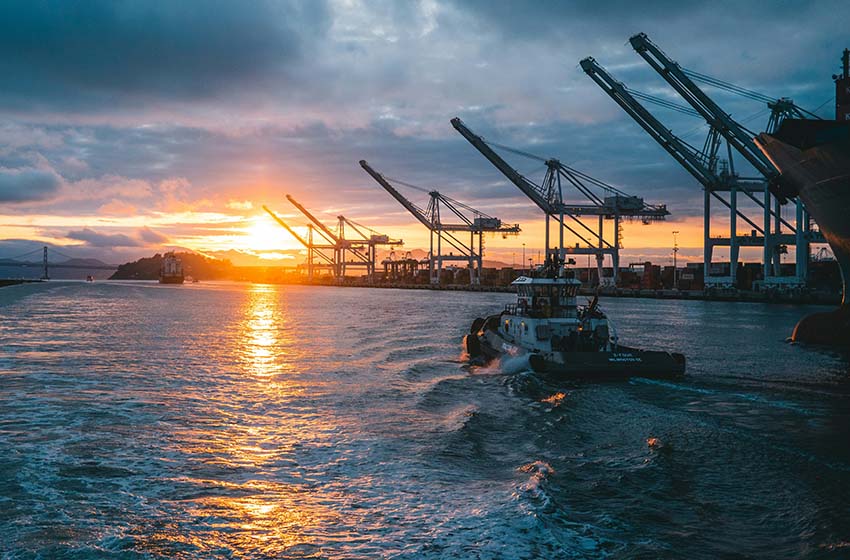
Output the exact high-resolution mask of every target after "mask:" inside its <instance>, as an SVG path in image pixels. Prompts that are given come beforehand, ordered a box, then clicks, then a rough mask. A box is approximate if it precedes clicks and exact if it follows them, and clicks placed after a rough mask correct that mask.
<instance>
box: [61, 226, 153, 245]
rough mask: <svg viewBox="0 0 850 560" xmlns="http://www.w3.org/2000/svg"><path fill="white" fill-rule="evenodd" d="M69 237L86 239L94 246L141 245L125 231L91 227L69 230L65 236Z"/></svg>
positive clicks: (78, 239) (86, 241) (85, 240)
mask: <svg viewBox="0 0 850 560" xmlns="http://www.w3.org/2000/svg"><path fill="white" fill-rule="evenodd" d="M65 237H67V238H68V239H74V240H76V241H84V242H85V243H86V244H88V245H90V246H92V247H107V248H109V247H139V246H140V245H141V243H140V242H139V240H138V239H134V238H132V237H130V236H129V235H125V234H123V233H100V232H97V231H95V230H93V229H91V228H83V229H81V230H75V231H69V232H68V234H67V235H66V236H65Z"/></svg>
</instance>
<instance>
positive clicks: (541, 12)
mask: <svg viewBox="0 0 850 560" xmlns="http://www.w3.org/2000/svg"><path fill="white" fill-rule="evenodd" d="M845 12H846V7H845V6H844V4H843V3H840V2H834V1H824V2H817V3H814V2H813V3H808V4H792V3H786V2H774V3H771V4H769V5H766V4H765V3H763V2H734V3H733V2H713V3H697V2H672V1H671V2H647V3H643V4H635V3H633V2H626V1H624V0H618V1H615V2H613V3H612V2H592V1H589V0H581V1H573V2H560V1H559V2H554V1H539V2H519V1H516V2H504V1H497V0H486V1H485V0H464V1H457V2H454V1H452V0H441V1H434V2H432V1H427V2H395V1H386V2H380V1H377V0H375V1H370V2H365V3H362V4H361V3H358V2H343V1H340V2H335V3H334V2H331V3H330V4H329V6H327V7H326V6H325V5H324V3H320V2H309V1H306V0H305V1H304V2H269V3H266V2H247V3H243V2H235V1H234V2H223V1H222V2H212V3H211V2H165V1H155V2H137V3H131V2H124V1H119V2H97V1H96V2H87V3H70V2H69V3H52V2H7V3H3V4H2V5H0V18H2V19H0V31H2V33H0V71H2V72H3V75H4V87H3V89H0V110H2V111H3V112H5V113H6V114H7V115H10V119H9V120H10V121H12V122H13V123H14V124H13V125H10V126H11V128H8V126H6V127H0V167H6V168H30V167H32V168H37V167H38V164H37V163H35V162H37V161H40V160H39V158H40V157H42V156H43V157H44V158H46V159H47V161H48V163H49V165H50V167H51V168H52V169H55V170H56V171H57V172H58V173H59V174H61V175H62V176H63V177H65V179H66V181H65V183H66V184H67V185H79V186H80V187H83V186H86V185H87V187H86V192H85V193H83V194H85V196H83V195H82V194H80V193H79V188H74V189H62V190H63V192H64V191H66V190H69V191H70V192H72V193H74V194H76V196H75V198H73V199H72V200H63V201H62V202H61V203H55V202H51V203H50V205H48V204H45V203H40V206H39V207H38V210H39V211H46V212H51V211H52V212H53V213H57V214H63V215H66V216H68V215H74V213H76V214H77V215H85V216H91V215H92V214H93V213H97V212H100V211H101V208H104V209H105V210H103V211H104V212H106V211H108V209H110V208H111V209H112V211H117V210H116V209H120V208H121V207H122V204H123V208H124V209H123V210H122V211H123V212H125V213H126V214H124V215H132V214H134V213H136V212H138V213H139V214H144V213H146V212H151V211H163V208H165V206H168V205H166V204H165V202H166V201H167V198H168V196H169V193H170V195H171V196H172V197H173V198H175V200H176V201H177V202H185V203H186V206H187V207H195V208H201V209H205V210H207V209H208V210H211V211H214V210H216V209H219V210H220V209H222V208H225V207H226V204H227V203H228V202H229V201H230V200H237V201H242V200H248V199H250V200H251V201H252V202H254V204H255V207H254V208H255V209H256V208H257V207H258V205H259V204H260V203H267V204H269V205H270V206H273V207H275V208H276V209H277V208H279V209H281V210H284V211H286V210H289V209H291V208H290V206H289V205H288V203H287V202H286V200H285V199H284V198H283V195H284V193H286V192H287V191H289V192H292V193H293V194H295V195H296V197H297V198H298V199H299V200H300V201H301V202H303V203H305V204H306V205H307V206H310V207H311V208H317V211H324V210H325V209H327V210H329V211H333V212H343V213H345V214H346V215H349V216H350V217H352V218H354V219H357V218H361V217H362V218H374V220H375V224H374V225H380V224H382V223H400V222H402V223H406V222H404V221H405V220H412V217H410V216H406V215H405V212H404V210H403V209H402V208H401V206H399V205H398V204H397V203H396V202H395V201H394V200H392V199H391V198H390V197H389V195H387V194H386V193H385V192H383V191H382V189H381V188H380V187H379V186H378V185H377V184H376V183H375V182H374V181H373V180H372V179H371V178H370V177H368V176H367V175H366V174H365V173H364V172H363V171H362V170H361V169H360V168H359V166H358V165H357V161H358V160H360V159H367V160H368V161H369V162H370V163H371V164H372V165H373V166H375V167H376V168H377V169H379V170H380V171H382V172H384V173H386V174H387V175H389V176H392V177H396V178H399V179H403V180H405V181H408V182H410V183H413V184H417V185H421V186H423V187H426V188H437V189H438V190H440V191H441V192H444V193H445V194H447V195H449V196H451V197H454V198H457V199H459V200H462V201H464V202H468V203H470V204H472V205H473V206H475V207H477V208H480V209H481V210H483V211H485V212H488V213H490V214H493V215H497V216H499V217H501V218H503V219H504V220H507V221H525V220H529V219H537V218H539V216H540V214H539V212H538V211H537V210H536V208H534V207H533V206H532V205H531V204H530V203H528V201H527V199H525V197H523V196H522V195H521V194H520V193H519V191H518V189H517V188H516V187H515V186H513V185H511V184H510V183H509V182H508V181H507V180H506V179H505V177H504V176H502V175H501V173H499V172H498V170H496V169H495V168H494V167H493V166H492V165H491V164H490V163H489V162H487V161H486V160H485V159H484V158H483V157H482V156H481V155H480V154H479V153H478V152H477V151H475V150H474V149H473V148H472V147H471V146H470V145H469V144H468V143H467V142H466V141H464V140H463V139H462V138H461V137H460V136H459V135H458V134H457V133H456V132H455V131H454V130H453V129H452V128H451V125H450V124H449V119H451V118H452V117H454V116H460V117H461V118H463V119H464V121H465V122H466V123H467V125H469V126H470V128H472V129H473V130H474V131H476V132H478V133H480V134H482V135H483V136H485V137H486V138H488V139H489V140H492V141H495V142H498V143H500V144H505V145H509V146H512V147H515V148H519V149H522V150H525V151H528V152H532V153H535V154H538V155H541V156H544V157H557V158H559V159H561V160H562V161H564V162H565V163H568V164H569V165H572V166H574V167H576V168H577V169H580V170H581V171H584V172H586V173H588V174H590V175H592V176H594V177H597V178H598V179H601V180H603V181H605V182H608V183H611V184H613V185H615V186H617V187H618V188H621V189H623V190H625V191H627V192H630V193H633V194H637V195H640V196H643V197H644V198H645V199H646V200H647V201H648V202H652V203H667V204H668V205H669V207H670V210H671V212H672V213H673V216H674V217H675V218H680V217H683V216H695V215H698V214H699V213H700V211H701V210H700V208H701V204H702V203H701V198H702V195H701V191H700V188H699V185H698V184H697V182H696V181H695V180H694V179H693V178H692V177H690V176H689V175H687V173H686V172H685V171H684V170H683V169H682V168H681V167H680V166H678V165H677V164H676V163H675V162H674V161H673V159H672V158H671V157H670V156H669V155H668V154H667V153H666V152H665V151H664V150H663V149H662V148H660V147H659V146H658V145H657V144H656V143H655V142H654V141H653V140H652V139H651V138H649V137H648V136H647V135H646V134H645V133H644V132H643V131H642V130H641V129H640V127H639V126H637V125H636V124H635V123H634V122H632V121H631V120H630V119H629V118H628V116H626V115H625V114H624V113H623V112H622V111H621V110H620V108H619V107H617V105H616V104H615V103H614V102H613V101H612V100H610V99H609V98H608V97H607V96H606V95H605V94H604V93H603V92H602V91H601V90H600V89H599V88H597V87H596V86H595V85H594V84H593V82H592V81H591V80H590V79H589V78H588V77H587V76H585V75H584V73H583V72H582V71H581V70H580V68H579V67H578V61H579V60H580V59H581V58H583V57H584V56H587V55H593V56H594V57H595V58H596V59H597V60H598V61H599V62H600V63H601V64H602V65H603V66H606V67H607V68H609V69H610V70H611V71H612V73H613V74H614V75H615V76H616V77H618V78H620V79H622V80H624V81H625V82H626V83H627V84H628V85H629V86H631V87H633V88H635V89H639V90H643V91H648V92H652V93H655V94H656V95H661V96H668V97H669V98H670V99H672V100H674V101H676V102H678V103H682V101H681V100H680V99H678V98H677V97H676V96H675V93H674V92H672V91H671V90H670V89H669V88H668V87H667V86H666V84H665V82H664V81H663V80H662V79H661V78H660V77H659V76H658V75H657V74H655V73H654V72H653V71H652V70H651V68H649V66H648V65H646V64H645V63H644V61H643V60H642V59H641V58H640V57H639V56H638V55H637V54H636V53H634V52H633V50H632V48H631V47H630V45H629V44H628V38H629V37H630V36H631V35H632V34H634V33H637V32H640V31H645V32H647V33H648V34H649V35H650V37H651V38H652V39H653V40H654V41H655V42H656V43H657V44H658V45H659V46H660V47H661V48H662V49H663V50H664V51H666V52H667V53H668V54H669V55H670V56H671V57H672V58H674V59H676V60H678V61H679V62H680V63H682V65H683V66H685V67H688V68H693V69H695V70H699V71H701V72H704V73H707V74H710V75H713V76H716V77H718V78H721V79H724V80H727V81H730V82H734V83H737V84H740V85H743V86H746V87H750V88H753V89H757V90H760V91H763V92H765V93H768V94H770V95H774V96H781V95H790V96H792V97H794V98H795V100H797V101H798V102H799V103H800V104H801V105H802V106H804V107H807V108H809V109H813V108H815V107H817V106H818V105H821V104H822V103H823V102H824V101H825V100H826V101H827V103H826V104H825V105H823V107H824V109H822V111H821V114H822V115H827V114H828V112H829V110H830V104H829V103H828V101H829V97H830V96H831V95H832V93H833V92H832V84H831V82H830V80H829V75H830V74H831V73H832V72H834V70H835V68H834V66H835V63H836V62H837V57H838V55H839V54H840V50H841V48H843V47H845V46H847V45H845V44H844V43H845V41H846V38H847V33H846V24H845V22H844V20H845V19H846V18H842V17H838V16H839V15H841V14H843V13H845ZM710 95H712V96H714V97H715V98H716V100H717V101H718V102H719V103H720V104H721V106H722V107H723V108H724V109H725V110H727V111H728V112H730V113H732V114H733V116H734V117H736V118H738V119H741V120H746V124H747V125H748V126H750V127H751V128H753V129H760V128H761V127H763V126H764V123H765V122H766V120H767V117H766V115H762V116H760V117H758V118H755V119H753V120H747V119H750V118H751V117H752V116H753V115H758V113H759V112H762V111H764V107H763V106H762V104H758V103H753V102H752V101H749V100H745V99H740V98H737V97H733V96H731V95H728V94H726V93H723V92H719V91H715V90H711V91H710ZM255 101H256V103H255ZM648 108H649V109H650V110H651V111H652V112H654V113H656V114H657V115H658V116H659V118H660V119H661V120H662V122H663V123H664V124H665V126H667V127H669V128H671V129H672V130H673V131H674V132H675V133H677V134H679V135H681V136H684V137H685V139H686V140H687V141H689V142H691V143H692V144H693V145H695V146H699V147H701V146H702V142H703V139H704V137H705V132H706V129H705V126H704V123H702V121H700V120H699V119H692V118H690V117H686V116H683V115H679V114H676V113H669V112H664V110H661V109H656V108H655V107H652V106H648ZM40 109H44V110H43V111H42V110H40ZM54 117H55V118H54ZM57 121H58V122H61V125H59V124H56V122H57ZM508 159H509V161H510V162H511V163H513V164H515V165H516V166H517V167H518V168H519V170H520V171H522V172H524V173H528V174H529V175H531V176H533V177H532V178H539V176H540V173H541V172H542V169H540V166H539V164H538V163H537V162H533V161H531V162H529V161H524V160H522V159H521V158H520V159H517V158H514V157H513V156H511V157H508ZM739 171H742V173H744V174H746V169H745V168H739ZM535 173H537V175H535ZM175 178H177V179H178V182H177V183H174V182H173V179H175ZM180 178H185V182H181V181H180V180H179V179H180ZM163 183H167V184H169V185H170V184H177V185H183V187H181V189H179V192H178V193H177V194H178V195H180V196H179V197H178V196H176V195H174V193H172V191H168V192H165V191H164V190H163V189H162V188H160V185H161V184H163ZM116 185H124V186H122V187H121V188H118V186H116ZM143 194H144V195H145V196H142V195H143ZM407 194H409V195H410V197H411V198H412V199H414V200H415V201H416V202H417V203H420V204H423V205H424V203H425V202H427V195H425V194H424V193H418V192H416V191H411V192H408V193H407ZM131 195H132V196H131ZM24 206H25V205H22V204H16V205H14V208H13V209H10V210H9V212H10V213H21V212H24V211H25V208H24ZM175 207H178V205H177V204H174V205H172V206H170V207H169V208H175ZM10 208H11V207H10ZM116 215H117V214H116ZM335 215H336V214H332V216H335ZM82 223H85V222H82ZM82 223H81V226H82ZM370 223H371V222H370ZM183 225H185V226H186V229H184V230H183V231H184V232H185V231H189V230H192V231H196V232H197V233H198V234H199V235H201V234H203V233H207V232H208V230H210V229H212V228H205V227H204V226H203V225H202V224H189V223H186V224H183ZM81 226H80V227H81ZM228 227H229V226H228ZM66 229H67V226H66ZM76 229H77V230H78V231H84V230H80V229H79V228H76ZM64 231H65V229H63V230H62V233H64ZM127 231H131V234H130V238H131V239H135V240H136V241H139V243H140V244H143V243H142V241H143V238H144V235H142V234H140V233H138V232H137V231H136V229H135V228H131V229H128V230H127ZM167 233H168V234H169V235H171V236H173V238H178V237H179V236H180V234H181V231H180V227H179V226H176V225H175V226H173V229H172V228H171V226H170V227H169V229H168V230H167Z"/></svg>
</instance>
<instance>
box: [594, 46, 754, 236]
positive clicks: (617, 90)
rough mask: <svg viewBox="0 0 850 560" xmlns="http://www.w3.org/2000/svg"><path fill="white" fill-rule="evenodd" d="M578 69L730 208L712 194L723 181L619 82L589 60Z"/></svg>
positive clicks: (694, 151)
mask: <svg viewBox="0 0 850 560" xmlns="http://www.w3.org/2000/svg"><path fill="white" fill-rule="evenodd" d="M580 65H581V68H582V70H584V71H585V73H586V74H587V75H588V76H590V78H591V79H592V80H593V81H594V82H596V84H597V85H598V86H599V87H600V88H602V90H603V91H604V92H605V93H607V94H608V95H609V97H611V99H613V100H614V101H615V102H616V103H617V104H618V105H619V106H620V107H622V109H623V110H624V111H625V112H626V113H627V114H628V115H629V116H630V117H632V119H634V120H635V122H637V123H638V124H639V125H640V126H641V127H642V128H643V129H644V130H645V131H646V132H647V133H648V134H649V135H650V136H651V137H652V138H653V139H654V140H655V141H656V142H658V144H660V145H661V147H662V148H664V149H665V150H666V151H667V153H669V154H670V155H671V156H673V159H675V160H676V161H677V162H679V164H680V165H681V166H682V167H684V168H685V169H686V170H687V171H688V173H690V174H691V175H693V176H694V177H695V178H696V179H697V181H699V182H700V184H702V186H703V188H704V189H706V190H707V191H708V192H709V193H710V194H711V196H712V197H714V198H715V199H716V200H718V201H719V202H720V203H721V204H723V205H724V206H726V207H727V208H731V206H730V204H729V203H728V202H727V201H726V200H725V199H724V198H723V197H721V196H720V195H718V194H717V193H716V192H714V189H716V188H717V187H718V186H721V185H723V182H724V181H723V179H722V178H721V177H719V176H718V175H717V174H716V173H715V172H714V171H713V170H711V169H710V168H709V167H708V166H707V165H706V164H705V161H704V159H703V158H702V157H701V155H700V154H699V153H698V152H697V150H696V149H695V148H694V147H693V146H691V145H690V144H688V143H687V142H685V141H684V140H682V139H680V138H679V137H678V136H676V135H675V134H673V133H672V132H671V131H670V130H669V129H668V128H666V127H665V126H664V125H663V124H661V122H660V121H659V120H658V119H657V118H655V116H654V115H653V114H652V113H650V112H649V111H648V110H647V109H646V108H645V107H644V106H643V105H641V103H640V102H639V101H638V100H637V99H635V98H634V97H633V96H632V95H631V94H630V93H629V91H628V88H626V86H625V85H623V83H622V82H620V81H618V80H617V79H616V78H614V77H613V76H612V75H611V74H609V73H608V71H607V70H605V69H604V68H603V67H602V66H600V65H599V64H598V63H597V62H596V60H594V59H593V58H592V57H587V58H585V59H584V60H582V61H581V62H580ZM735 213H736V214H737V215H738V216H739V217H740V218H742V219H743V220H745V221H746V222H747V223H748V224H750V226H752V227H753V228H754V229H756V230H757V231H758V232H759V233H764V230H763V229H762V228H761V227H759V226H758V225H756V224H755V223H754V222H753V221H752V220H750V219H749V218H748V217H747V216H746V215H745V214H744V213H743V212H741V211H739V210H737V209H736V211H735Z"/></svg>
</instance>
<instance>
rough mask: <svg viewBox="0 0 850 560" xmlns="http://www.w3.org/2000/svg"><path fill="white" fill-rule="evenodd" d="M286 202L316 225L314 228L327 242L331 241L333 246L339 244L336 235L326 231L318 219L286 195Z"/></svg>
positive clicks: (328, 230)
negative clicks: (323, 235)
mask: <svg viewBox="0 0 850 560" xmlns="http://www.w3.org/2000/svg"><path fill="white" fill-rule="evenodd" d="M286 200H288V201H289V202H291V203H292V205H293V206H295V207H296V208H298V210H300V211H301V213H302V214H304V215H305V216H306V217H307V219H308V220H310V221H311V222H313V223H314V224H316V227H318V228H319V229H320V230H321V231H322V233H324V234H325V235H326V236H327V237H328V239H329V240H331V241H333V243H334V244H339V242H340V239H339V237H338V236H337V235H336V234H334V232H332V231H331V230H330V229H328V228H327V226H325V224H323V223H322V222H321V221H319V219H318V218H316V217H315V216H314V215H313V214H311V213H310V212H309V211H308V210H307V209H306V208H304V207H303V206H301V205H300V204H299V203H298V201H297V200H295V199H294V198H292V196H291V195H286Z"/></svg>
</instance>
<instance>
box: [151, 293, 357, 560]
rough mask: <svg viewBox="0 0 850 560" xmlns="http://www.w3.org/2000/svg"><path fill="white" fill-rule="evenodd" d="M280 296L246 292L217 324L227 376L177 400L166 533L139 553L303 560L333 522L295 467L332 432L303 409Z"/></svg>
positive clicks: (302, 388)
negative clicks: (171, 517)
mask: <svg viewBox="0 0 850 560" xmlns="http://www.w3.org/2000/svg"><path fill="white" fill-rule="evenodd" d="M283 289H285V288H280V287H277V286H267V285H252V286H250V287H249V288H247V290H246V292H245V299H244V303H242V305H241V307H240V308H239V315H237V316H236V317H233V322H232V323H231V325H230V326H231V327H232V328H229V329H228V328H227V325H222V327H223V328H225V331H224V332H226V333H228V334H227V335H226V336H225V335H222V339H221V342H220V348H219V350H220V351H221V352H223V353H225V354H229V355H230V356H231V358H232V360H226V361H227V362H228V363H232V364H234V365H235V366H236V371H232V370H231V371H217V372H216V374H215V377H212V378H210V379H208V380H207V381H206V383H204V384H203V386H202V387H200V388H199V389H198V394H196V395H186V396H190V397H191V402H192V403H193V408H192V417H193V422H192V423H191V424H188V425H184V426H181V429H179V430H176V433H175V439H176V446H175V448H174V450H175V451H176V453H177V454H178V455H179V457H180V458H181V460H182V461H183V462H184V464H185V467H184V473H185V474H183V475H182V476H176V477H174V478H172V479H171V480H170V484H171V485H172V486H173V487H174V489H175V494H180V495H182V496H184V497H183V498H182V499H179V498H178V499H176V500H175V501H174V502H172V503H173V505H174V507H175V508H176V510H175V521H176V523H175V524H174V526H173V527H168V528H166V529H165V530H163V531H161V532H160V533H159V534H158V535H156V537H157V538H155V539H153V540H150V541H148V543H147V547H146V548H147V549H148V550H152V551H157V550H169V549H170V550H172V551H173V550H174V547H177V549H185V550H192V551H195V552H196V553H201V554H204V553H210V552H212V551H227V550H230V551H234V552H236V551H238V554H240V555H243V554H248V555H252V554H260V555H262V556H280V555H284V556H292V555H296V556H298V557H313V556H314V554H320V551H321V549H320V548H319V547H318V546H317V543H318V542H320V541H321V539H322V535H323V532H324V531H326V530H327V528H328V527H332V526H335V525H338V524H340V519H339V515H338V514H337V513H336V512H335V511H334V510H333V509H332V508H331V507H329V506H328V505H327V503H328V496H327V495H323V493H322V492H320V491H318V489H316V488H315V487H314V485H313V483H312V482H311V481H310V480H308V479H305V478H308V477H305V474H304V472H303V466H302V465H299V460H298V459H299V457H298V455H297V454H298V453H299V452H304V451H303V450H305V449H306V450H309V449H310V448H322V449H325V448H327V447H328V443H327V438H328V437H329V434H332V433H333V432H334V430H335V427H334V426H333V425H331V424H332V422H331V421H330V419H328V418H327V417H325V415H322V414H317V413H316V412H317V411H316V410H315V407H314V406H313V405H311V404H310V399H311V397H313V392H312V391H311V390H310V386H309V385H308V384H307V381H306V380H305V376H304V372H303V371H302V370H301V369H300V363H301V360H302V351H301V350H299V348H298V341H296V340H294V338H293V337H292V336H291V335H290V334H289V332H290V331H289V329H290V328H291V327H290V325H288V324H287V319H288V316H287V310H286V297H285V293H284V292H282V291H281V290H283ZM187 412H188V411H187ZM299 450H301V451H299ZM331 502H333V500H331Z"/></svg>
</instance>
